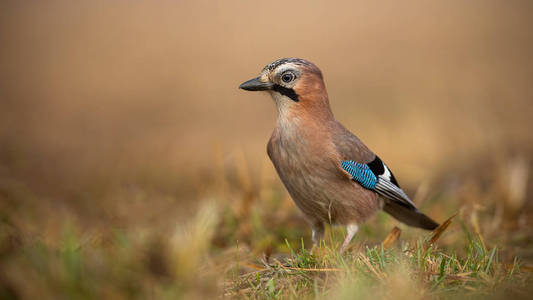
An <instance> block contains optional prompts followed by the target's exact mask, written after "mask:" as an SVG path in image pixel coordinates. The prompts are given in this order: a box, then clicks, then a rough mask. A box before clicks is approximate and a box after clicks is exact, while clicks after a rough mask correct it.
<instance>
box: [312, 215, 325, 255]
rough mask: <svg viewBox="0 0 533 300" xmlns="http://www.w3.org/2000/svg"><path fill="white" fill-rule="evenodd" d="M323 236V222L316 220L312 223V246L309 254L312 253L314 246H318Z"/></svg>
mask: <svg viewBox="0 0 533 300" xmlns="http://www.w3.org/2000/svg"><path fill="white" fill-rule="evenodd" d="M323 238H324V223H322V222H317V223H314V224H313V248H312V249H311V254H313V252H314V250H315V248H316V247H318V246H320V242H321V241H322V239H323Z"/></svg>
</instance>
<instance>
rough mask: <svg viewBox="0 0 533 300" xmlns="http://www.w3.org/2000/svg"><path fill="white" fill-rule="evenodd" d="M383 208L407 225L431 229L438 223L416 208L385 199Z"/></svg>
mask: <svg viewBox="0 0 533 300" xmlns="http://www.w3.org/2000/svg"><path fill="white" fill-rule="evenodd" d="M383 210H384V211H385V212H387V213H388V214H389V215H391V216H393V217H394V218H395V219H396V220H398V221H400V222H402V223H405V224H407V225H409V226H413V227H418V228H422V229H426V230H433V229H435V228H437V227H439V223H437V222H435V221H433V220H432V219H431V218H430V217H428V216H426V215H425V214H423V213H422V212H420V211H419V210H418V209H416V208H414V209H413V208H408V207H405V206H403V205H401V204H399V203H396V202H392V201H387V202H385V206H384V207H383Z"/></svg>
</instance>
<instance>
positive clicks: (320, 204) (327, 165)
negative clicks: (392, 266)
mask: <svg viewBox="0 0 533 300" xmlns="http://www.w3.org/2000/svg"><path fill="white" fill-rule="evenodd" d="M239 88H240V89H243V90H246V91H266V92H268V93H269V94H270V96H271V97H272V99H273V100H274V103H275V105H276V108H277V111H278V117H277V121H276V126H275V128H274V131H273V132H272V136H271V137H270V140H269V141H268V144H267V153H268V156H269V157H270V160H271V161H272V163H273V165H274V168H275V169H276V171H277V173H278V175H279V177H280V179H281V181H282V182H283V184H284V186H285V187H286V189H287V191H288V193H289V195H290V196H291V198H292V199H293V201H294V203H295V204H296V206H297V207H298V208H299V209H300V210H301V211H302V212H303V215H304V216H305V219H306V220H307V222H308V223H309V224H310V226H311V229H312V241H313V249H315V247H316V246H319V245H320V243H321V241H322V240H323V237H324V228H325V227H324V226H325V224H328V225H340V226H346V232H347V233H346V238H345V239H344V242H343V243H342V245H341V247H340V253H341V254H342V253H344V252H345V250H346V249H347V247H348V246H349V243H350V241H351V240H352V239H353V237H354V235H355V234H356V232H357V230H358V228H359V226H360V225H361V224H363V223H364V222H365V221H367V220H368V219H369V218H370V217H372V216H373V215H374V214H375V213H376V212H377V211H379V210H381V209H382V210H383V211H385V212H386V213H388V214H390V215H391V216H392V217H394V218H395V219H397V220H398V221H400V222H402V223H405V224H407V225H409V226H413V227H418V228H422V229H426V230H434V229H435V228H437V227H438V226H439V224H438V223H437V222H435V221H434V220H432V219H431V218H430V217H428V216H426V215H425V214H424V213H422V212H421V211H420V210H419V209H418V208H417V207H416V206H415V204H414V203H413V201H411V199H410V198H409V197H408V196H407V195H406V193H405V192H404V191H403V190H402V189H401V188H400V185H399V184H398V181H397V180H396V178H395V177H394V175H393V173H392V172H391V170H390V169H389V167H388V166H387V165H386V164H385V163H384V162H383V161H382V160H381V159H380V158H379V157H378V156H377V155H376V154H374V152H372V151H371V150H370V149H369V148H368V147H367V146H366V145H365V144H364V143H363V142H362V141H361V140H360V139H359V138H358V137H357V136H355V135H354V134H353V133H351V132H350V131H349V130H348V129H346V128H345V127H344V126H343V125H342V124H341V123H340V122H338V121H337V120H336V119H335V117H334V116H333V112H332V111H331V108H330V103H329V97H328V93H327V91H326V86H325V83H324V78H323V76H322V72H321V71H320V69H319V68H318V67H317V66H316V65H315V64H313V63H311V62H310V61H308V60H305V59H301V58H281V59H278V60H275V61H273V62H271V63H269V64H268V65H266V66H265V67H264V68H263V69H262V71H261V72H260V74H259V76H257V77H255V78H252V79H250V80H248V81H246V82H244V83H242V84H241V85H240V86H239Z"/></svg>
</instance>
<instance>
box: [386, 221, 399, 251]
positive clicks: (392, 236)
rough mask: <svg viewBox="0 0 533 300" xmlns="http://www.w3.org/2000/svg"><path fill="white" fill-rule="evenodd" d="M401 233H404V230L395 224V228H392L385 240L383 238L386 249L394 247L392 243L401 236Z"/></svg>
mask: <svg viewBox="0 0 533 300" xmlns="http://www.w3.org/2000/svg"><path fill="white" fill-rule="evenodd" d="M400 234H402V230H401V229H400V228H398V227H397V226H394V228H392V230H391V232H390V233H389V234H388V235H387V237H386V238H385V240H383V247H384V248H385V249H389V248H390V247H392V245H393V244H394V243H395V242H396V241H397V240H398V238H399V237H400Z"/></svg>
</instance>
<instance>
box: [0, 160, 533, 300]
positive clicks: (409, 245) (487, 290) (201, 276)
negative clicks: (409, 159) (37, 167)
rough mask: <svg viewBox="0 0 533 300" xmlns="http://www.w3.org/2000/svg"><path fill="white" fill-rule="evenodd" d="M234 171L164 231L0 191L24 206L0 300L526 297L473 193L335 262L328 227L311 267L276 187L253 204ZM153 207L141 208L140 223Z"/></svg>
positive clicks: (510, 230) (14, 189)
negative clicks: (89, 219) (88, 221)
mask: <svg viewBox="0 0 533 300" xmlns="http://www.w3.org/2000/svg"><path fill="white" fill-rule="evenodd" d="M240 168H241V169H240V171H239V169H238V168H237V169H236V171H235V172H236V173H237V174H239V173H240V174H241V175H240V176H236V177H232V176H226V175H224V176H222V177H221V178H219V179H217V180H215V182H218V183H219V184H217V185H216V186H217V188H215V189H213V190H212V192H210V193H206V194H205V196H204V197H205V198H203V199H201V200H200V201H199V205H198V206H197V208H196V209H194V210H192V211H194V214H193V215H192V216H190V217H188V218H182V219H179V220H177V221H174V222H166V223H165V224H166V225H165V226H161V225H160V224H158V223H157V222H147V223H146V222H143V221H142V216H143V214H137V215H134V216H132V223H127V222H125V223H123V222H112V221H111V222H105V223H104V224H105V225H110V226H107V227H104V228H101V227H100V228H97V229H95V227H96V226H95V225H94V224H92V225H90V226H87V225H84V224H83V222H81V221H82V220H83V218H80V217H76V216H75V215H74V214H70V215H68V217H67V216H64V215H62V214H59V215H57V216H58V217H57V218H55V217H56V216H55V215H54V214H45V213H44V212H43V211H40V210H39V209H37V208H32V207H31V205H28V204H29V203H36V201H38V200H39V196H38V195H37V194H35V193H31V192H28V191H24V187H21V186H20V185H17V184H15V185H11V186H7V185H4V186H3V194H4V195H9V197H10V198H9V199H10V200H11V202H9V203H12V204H13V203H26V205H25V206H22V207H23V208H24V209H23V210H21V209H19V206H17V205H15V206H13V208H14V209H12V210H6V209H5V208H4V209H3V218H2V222H1V227H0V229H1V230H0V234H1V235H0V241H1V244H0V245H1V247H0V250H1V251H0V263H1V266H2V268H1V271H0V283H1V285H0V298H2V299H34V298H42V299H58V298H61V299H103V298H106V299H177V298H178V299H179V298H186V299H198V298H204V299H205V298H213V297H221V296H223V297H226V298H240V299H302V298H303V299H328V298H333V299H354V298H356V299H376V298H377V299H428V298H435V299H457V298H459V299H463V298H465V299H466V298H468V299H477V298H479V299H481V298H483V299H487V298H488V299H501V298H504V297H509V296H510V295H511V296H513V297H514V298H518V299H520V298H527V297H528V295H529V294H530V293H531V291H532V288H531V286H532V283H533V280H532V277H531V275H532V274H531V271H532V268H531V260H528V253H529V252H528V251H530V250H531V249H532V248H531V242H530V239H529V238H528V235H529V231H528V230H529V227H528V226H525V225H523V224H522V225H520V220H521V219H523V218H524V217H522V218H520V217H518V218H517V217H516V215H514V214H506V213H502V212H501V211H499V210H498V209H497V205H498V202H497V201H493V202H489V201H486V202H484V206H483V207H482V206H481V205H480V204H479V203H480V202H479V199H485V195H484V194H483V193H484V192H483V191H482V190H481V189H473V188H472V182H468V181H466V180H465V182H467V183H465V184H464V185H462V186H459V187H457V186H455V189H456V190H455V192H454V191H452V190H450V189H451V188H450V185H446V184H444V183H442V182H440V183H439V185H438V187H440V189H441V190H437V191H435V192H434V193H433V194H428V195H426V196H425V199H422V200H423V202H422V204H421V207H422V209H423V210H424V211H427V212H428V214H430V215H432V216H433V217H435V218H437V219H438V220H444V219H445V216H446V215H447V216H448V217H449V218H448V220H446V221H444V222H442V225H441V226H440V227H439V228H438V229H437V230H435V231H434V232H432V233H428V232H425V231H421V230H418V229H412V228H408V227H406V226H403V225H400V224H398V223H397V222H395V221H394V220H393V219H392V218H390V217H389V216H387V215H386V214H384V213H380V214H378V215H377V216H376V217H375V218H373V219H372V220H371V221H370V222H369V223H367V224H364V225H363V226H361V229H360V233H358V234H357V235H356V238H355V239H354V241H352V243H351V247H350V248H349V249H348V251H347V252H346V253H345V254H344V255H340V254H339V252H338V250H339V246H340V244H341V242H342V240H343V238H344V234H345V232H344V228H340V227H328V228H327V230H326V238H325V240H324V243H323V244H322V245H321V246H320V247H317V248H316V249H313V252H312V253H311V247H310V245H311V242H310V230H309V228H308V226H307V224H306V223H305V221H304V220H303V219H302V217H301V215H300V213H299V212H298V211H297V209H296V208H295V207H294V205H293V204H292V202H291V200H290V198H288V197H287V196H286V194H284V192H283V191H284V190H283V187H282V186H280V185H279V184H277V183H273V184H268V183H263V184H262V185H261V186H260V189H259V192H254V191H253V187H252V186H253V185H252V184H251V183H250V182H248V178H249V177H248V176H245V175H246V172H247V171H246V170H245V169H244V168H243V167H242V166H241V167H240ZM223 174H225V173H223ZM489 174H490V173H489ZM158 178H159V177H158ZM480 180H482V179H480ZM478 185H479V186H480V185H481V184H480V183H476V184H475V185H474V186H478ZM498 186H501V185H498ZM420 189H421V188H419V191H417V192H416V193H415V194H416V195H418V196H417V197H419V198H420ZM486 192H487V193H494V192H495V191H494V190H489V191H486ZM500 192H501V193H504V192H503V191H500ZM142 195H143V196H138V197H141V198H142V199H144V198H147V199H159V198H157V197H151V196H149V191H148V190H147V191H144V192H143V193H142ZM126 198H127V197H126ZM160 198H161V199H167V197H160ZM415 198H416V197H415ZM465 199H468V200H465ZM499 199H505V197H503V196H502V198H494V200H499ZM161 201H162V200H160V201H159V202H161ZM165 201H168V200H165ZM416 201H417V202H420V199H417V200H416ZM468 201H473V202H468ZM123 204H124V203H123ZM155 204H157V202H156V203H154V206H152V207H146V206H144V207H145V209H146V210H147V212H146V213H147V214H148V215H150V212H151V211H152V210H155V211H157V208H156V205H155ZM443 204H445V205H443ZM124 205H125V204H124ZM135 205H137V204H135ZM165 208H166V206H165ZM457 208H459V210H458V211H457V212H456V213H454V210H455V209H457ZM8 212H9V213H8ZM522 213H523V214H525V216H527V214H528V213H529V211H528V210H527V206H525V209H524V210H523V212H522ZM43 214H44V216H45V217H46V218H45V220H48V221H49V222H50V220H55V222H54V224H53V226H51V229H50V228H49V227H48V226H44V225H43V226H44V227H42V228H39V227H35V226H36V225H37V224H39V222H38V221H37V220H40V219H32V218H28V217H27V216H32V215H43ZM508 216H510V217H508ZM497 218H500V220H497ZM496 221H497V222H498V223H497V224H498V227H497V228H496V229H497V231H496V232H492V231H491V230H492V229H493V228H494V224H495V222H496ZM42 224H46V223H42ZM396 225H397V226H400V227H396ZM526 225H527V223H526ZM391 228H392V230H391ZM520 254H522V256H520Z"/></svg>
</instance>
